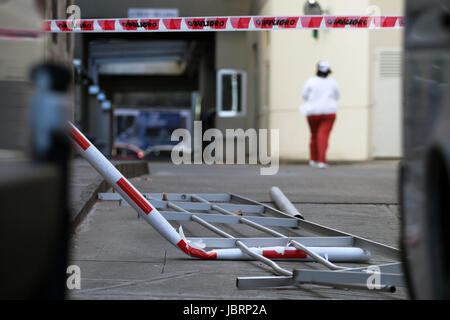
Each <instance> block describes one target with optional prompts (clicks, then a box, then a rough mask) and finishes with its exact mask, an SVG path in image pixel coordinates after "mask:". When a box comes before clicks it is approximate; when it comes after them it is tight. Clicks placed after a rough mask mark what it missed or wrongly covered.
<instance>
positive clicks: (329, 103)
mask: <svg viewBox="0 0 450 320" xmlns="http://www.w3.org/2000/svg"><path fill="white" fill-rule="evenodd" d="M302 96H303V99H305V101H306V103H305V104H304V105H302V106H301V107H300V111H301V112H302V113H303V114H304V115H306V116H312V115H320V114H332V113H336V111H337V108H338V106H337V100H339V96H340V91H339V87H338V84H337V82H336V80H334V79H333V78H331V77H327V78H321V77H318V76H315V77H311V78H309V79H308V80H307V81H306V83H305V85H304V87H303V91H302Z"/></svg>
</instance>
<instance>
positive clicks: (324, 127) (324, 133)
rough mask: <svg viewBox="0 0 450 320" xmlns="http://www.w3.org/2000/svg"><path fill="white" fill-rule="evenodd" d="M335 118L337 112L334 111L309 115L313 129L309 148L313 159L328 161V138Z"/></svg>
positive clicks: (309, 121)
mask: <svg viewBox="0 0 450 320" xmlns="http://www.w3.org/2000/svg"><path fill="white" fill-rule="evenodd" d="M335 120H336V114H334V113H333V114H321V115H315V116H308V124H309V128H310V130H311V143H310V145H309V148H310V152H311V160H312V161H316V162H324V163H325V162H326V160H325V154H326V152H327V148H328V138H329V137H330V132H331V129H333V124H334V121H335Z"/></svg>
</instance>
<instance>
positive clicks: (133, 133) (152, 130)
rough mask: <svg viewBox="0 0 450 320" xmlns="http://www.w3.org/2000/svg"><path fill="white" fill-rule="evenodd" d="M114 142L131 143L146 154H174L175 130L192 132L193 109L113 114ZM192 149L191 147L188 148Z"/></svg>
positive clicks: (125, 111) (131, 111)
mask: <svg viewBox="0 0 450 320" xmlns="http://www.w3.org/2000/svg"><path fill="white" fill-rule="evenodd" d="M114 121H115V143H127V144H132V145H135V146H137V147H139V148H140V149H142V150H144V151H145V153H146V155H147V154H150V153H155V154H159V153H160V152H163V151H169V152H170V151H171V150H172V148H173V147H174V146H175V145H177V144H178V142H177V141H171V136H172V133H173V131H174V130H176V129H179V128H183V129H187V130H190V129H191V112H190V110H156V109H151V110H145V109H141V110H137V109H117V110H115V112H114ZM189 148H190V146H189Z"/></svg>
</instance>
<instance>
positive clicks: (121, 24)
mask: <svg viewBox="0 0 450 320" xmlns="http://www.w3.org/2000/svg"><path fill="white" fill-rule="evenodd" d="M404 25H405V19H404V17H403V16H270V17H268V16H264V17H263V16H246V17H239V16H233V17H193V18H192V17H189V18H148V19H130V18H123V19H116V18H111V19H80V20H46V21H45V22H44V31H46V32H177V31H178V32H187V31H258V30H292V29H313V30H327V29H401V28H403V27H404Z"/></svg>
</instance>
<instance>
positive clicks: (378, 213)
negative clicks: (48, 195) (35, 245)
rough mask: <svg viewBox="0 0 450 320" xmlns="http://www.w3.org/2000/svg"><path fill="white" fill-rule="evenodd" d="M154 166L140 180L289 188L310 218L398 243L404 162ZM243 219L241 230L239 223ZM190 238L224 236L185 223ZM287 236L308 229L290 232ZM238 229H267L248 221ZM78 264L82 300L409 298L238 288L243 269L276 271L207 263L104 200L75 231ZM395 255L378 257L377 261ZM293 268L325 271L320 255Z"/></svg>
mask: <svg viewBox="0 0 450 320" xmlns="http://www.w3.org/2000/svg"><path fill="white" fill-rule="evenodd" d="M150 172H151V174H150V175H148V176H142V177H139V178H135V179H131V181H132V183H133V184H135V186H136V187H138V189H140V190H141V191H142V192H168V193H185V192H186V193H189V192H190V193H192V192H197V193H224V192H233V193H237V194H241V195H243V196H247V197H249V198H252V199H254V200H257V201H260V202H265V203H267V202H270V198H269V194H268V190H269V188H270V187H271V186H273V185H277V186H279V187H280V188H281V189H282V190H283V191H284V192H285V194H286V195H287V196H288V197H289V198H290V199H291V201H292V202H293V203H294V204H295V206H296V207H297V208H298V209H299V210H300V211H301V212H302V213H303V214H304V216H305V218H306V219H307V220H310V221H313V222H317V223H320V224H324V225H326V226H329V227H333V228H337V229H340V230H342V231H346V232H350V233H353V234H356V235H359V236H362V237H365V238H368V239H372V240H375V241H379V242H382V243H385V244H388V245H392V246H395V247H397V243H398V233H399V217H398V208H397V197H396V188H397V187H396V183H397V182H396V178H397V162H394V161H379V162H370V163H363V164H356V165H337V166H334V167H331V168H329V169H327V170H318V169H312V168H309V167H307V166H305V165H286V166H282V167H281V168H280V171H279V173H278V174H277V175H276V176H260V175H259V168H258V167H253V166H182V167H176V166H173V165H169V164H165V163H151V164H150ZM238 227H240V228H238ZM183 228H184V230H185V233H186V235H187V236H215V235H213V234H212V233H210V232H209V231H208V230H206V229H204V228H202V227H200V226H198V225H196V224H194V223H183ZM284 231H285V233H287V234H295V233H298V234H300V231H293V230H286V229H285V230H284ZM227 232H231V233H233V234H239V233H244V234H246V235H248V236H261V234H260V233H258V231H254V230H251V229H249V228H248V227H246V226H236V227H235V226H233V228H230V229H228V230H227ZM72 245H73V249H74V250H73V257H72V263H73V264H77V265H79V266H80V267H81V273H82V282H81V285H82V289H81V290H77V291H72V292H71V294H70V298H72V299H405V298H406V297H407V295H406V291H405V290H404V289H399V290H398V291H397V293H395V294H389V293H374V292H368V291H365V290H344V289H335V288H329V287H323V286H314V285H304V286H302V287H301V288H295V287H290V288H283V289H269V290H266V289H264V290H249V291H244V290H238V289H237V288H236V284H235V281H236V278H237V277H239V276H253V275H255V276H256V275H261V276H263V275H270V274H271V273H270V271H269V269H268V268H267V267H266V266H264V265H262V264H260V263H258V262H242V261H204V260H197V259H193V258H189V257H187V256H186V255H185V254H184V253H182V252H181V251H180V250H178V249H176V248H175V247H173V246H172V245H170V244H168V243H167V242H166V241H165V240H163V239H162V238H161V237H160V236H159V234H158V233H157V232H155V231H154V230H153V229H152V228H151V227H150V226H149V225H148V224H146V223H145V222H144V221H143V220H142V219H137V217H136V213H135V212H134V211H133V210H132V209H131V208H129V207H120V206H119V205H118V203H117V202H113V201H104V202H98V203H97V204H96V205H95V206H94V207H93V209H92V210H91V212H90V213H89V215H88V216H87V218H86V219H85V220H84V222H83V223H82V224H81V225H80V226H79V228H78V229H77V231H76V233H75V235H74V238H73V244H72ZM385 261H386V262H387V261H388V260H383V259H382V258H381V257H375V261H374V262H375V263H379V262H385ZM280 264H281V265H282V266H283V267H285V268H288V269H289V268H291V269H292V268H294V267H295V268H304V269H322V266H320V265H318V264H316V263H302V264H299V263H287V262H283V263H280Z"/></svg>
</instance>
